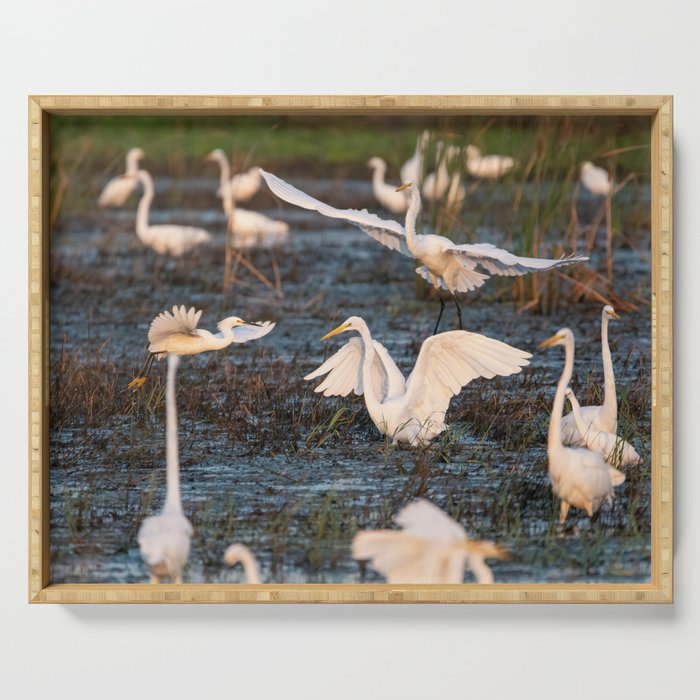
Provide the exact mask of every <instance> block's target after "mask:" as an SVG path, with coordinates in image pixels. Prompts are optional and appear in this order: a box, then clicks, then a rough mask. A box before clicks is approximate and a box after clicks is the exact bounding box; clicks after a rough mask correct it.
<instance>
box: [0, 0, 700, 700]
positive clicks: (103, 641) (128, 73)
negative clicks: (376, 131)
mask: <svg viewBox="0 0 700 700" xmlns="http://www.w3.org/2000/svg"><path fill="white" fill-rule="evenodd" d="M234 5H240V6H236V7H235V8H234ZM273 5H274V3H270V2H264V0H258V1H257V2H246V3H232V2H221V1H219V2H218V3H214V2H205V1H203V0H198V2H188V3H184V2H176V1H173V0H170V1H169V2H161V1H159V2H146V1H145V0H139V1H138V2H127V1H125V0H119V1H116V0H113V1H112V2H110V3H105V4H104V5H103V6H101V7H100V6H98V3H90V4H88V3H79V2H73V1H69V0H62V1H61V2H56V1H55V0H53V1H52V2H31V3H19V2H17V3H8V4H6V5H5V6H4V9H3V21H2V24H3V28H2V30H0V56H1V58H2V63H1V65H2V85H3V89H2V130H1V132H0V138H1V139H2V149H0V153H1V154H2V160H1V161H0V182H1V187H0V193H1V196H2V208H1V211H2V232H1V235H2V240H3V244H4V249H3V251H2V256H0V258H1V259H0V265H2V274H1V275H0V283H1V284H2V296H1V297H0V299H1V300H2V303H1V305H0V306H1V308H2V333H0V345H1V346H2V353H3V355H2V358H3V362H2V363H0V386H1V387H2V396H3V400H2V402H1V403H0V412H1V422H0V424H1V425H2V426H3V446H4V450H3V453H4V454H3V457H4V459H3V460H2V462H3V464H2V481H1V482H0V519H1V520H0V553H1V555H2V565H1V568H0V573H1V575H0V610H1V612H0V688H2V691H0V692H1V693H2V695H3V697H7V698H13V699H14V698H17V699H19V698H38V697H49V698H52V699H55V700H62V699H63V698H73V699H82V698H90V699H94V698H100V699H103V698H104V699H111V698H120V699H122V698H130V697H133V698H145V697H148V698H169V699H170V700H175V699H177V698H186V697H187V698H190V697H192V698H214V697H224V696H226V697H240V698H258V697H262V698H304V699H309V698H326V699H328V700H334V699H335V698H338V699H343V698H371V697H381V698H399V697H400V698H430V699H432V698H444V697H471V698H484V697H493V698H500V697H508V698H519V699H523V698H535V697H536V698H538V700H545V699H546V698H564V697H566V698H567V700H574V699H577V698H584V697H585V698H587V700H590V699H591V698H595V697H599V698H614V699H619V700H622V699H625V698H634V699H635V700H644V699H645V698H653V697H661V696H662V694H663V696H664V697H667V698H671V697H673V698H690V697H698V695H697V693H698V692H699V691H698V689H697V687H696V680H697V659H698V657H697V649H698V646H697V644H698V637H699V635H698V617H699V616H698V608H699V605H700V601H699V597H700V591H698V585H697V581H698V552H699V549H700V548H699V544H700V542H699V541H698V522H699V518H700V516H699V515H698V512H699V509H698V508H697V506H696V505H695V503H696V499H697V495H698V494H699V493H700V491H699V490H698V489H699V486H700V483H699V481H700V480H699V478H698V471H699V470H700V465H699V464H698V463H697V459H696V458H695V455H694V454H693V452H692V450H691V447H692V444H693V438H695V440H697V436H696V435H693V434H692V433H690V432H689V429H690V428H691V425H693V424H695V423H696V422H697V412H695V411H694V409H693V405H692V397H691V394H690V390H691V388H693V387H695V388H697V385H698V369H697V368H698V364H697V359H696V358H697V354H696V353H694V352H693V343H697V342H698V341H699V340H700V337H699V326H700V324H699V323H698V311H697V307H698V292H699V291H700V290H699V285H698V279H699V275H698V274H697V272H696V271H695V269H694V268H695V267H696V266H697V263H698V261H699V260H700V255H699V253H700V243H699V241H700V217H699V216H698V201H699V200H700V192H699V191H698V180H697V177H696V176H694V175H691V173H696V172H697V169H698V167H700V136H699V126H700V110H699V109H698V100H699V98H698V69H699V68H700V60H699V59H700V53H699V51H698V43H699V42H698V38H697V34H696V32H697V26H698V23H697V17H696V16H694V14H691V12H694V11H693V10H691V9H688V8H693V3H690V2H680V1H673V2H669V1H668V0H667V1H666V2H663V3H661V2H658V0H653V1H652V0H644V1H639V0H637V2H631V1H630V2H611V1H610V0H608V1H607V2H598V1H596V0H590V1H589V2H584V3H567V2H562V1H561V0H551V1H548V2H539V3H537V2H535V3H532V2H507V3H506V2H497V1H494V0H492V1H490V2H486V3H479V4H478V5H477V4H474V3H467V2H455V3H446V2H441V1H439V0H431V1H430V2H422V3H420V9H417V8H414V7H413V6H412V3H411V2H410V1H409V0H405V1H404V2H386V3H382V4H381V6H380V3H379V2H377V0H374V1H373V2H365V1H361V2H360V1H358V0H354V1H353V2H351V3H348V2H343V3H333V2H328V1H327V0H326V1H325V2H296V3H280V7H277V8H273ZM226 8H229V9H226ZM54 92H55V93H86V94H89V93H103V94H126V93H144V94H150V93H164V94H168V93H190V94H197V93H199V94H203V93H204V94H206V93H221V94H225V93H243V94H245V93H251V94H252V93H259V94H264V93H308V94H314V93H360V94H362V93H365V94H369V93H426V94H428V93H437V94H439V93H455V94H459V93H473V94H487V93H492V94H503V93H505V94H509V93H523V94H527V93H530V94H533V93H666V94H674V95H675V99H676V101H675V128H676V132H675V136H676V141H675V155H676V171H675V175H676V219H675V222H676V251H677V255H676V268H675V280H676V311H677V312H676V343H677V345H676V348H677V351H676V362H677V364H676V377H677V378H678V380H677V393H676V435H677V439H676V461H675V464H676V528H677V529H676V560H675V567H676V601H677V602H676V604H675V605H674V606H657V607H633V606H629V607H623V606H619V607H612V606H609V607H602V606H589V607H574V606H567V607H554V606H542V607H535V606H532V607H517V606H510V607H508V606H501V607H498V606H492V607H476V606H472V607H468V606H465V607H448V606H445V607H399V606H397V607H363V606H359V607H358V606H356V607H322V606H316V607H312V606H308V607H262V606H252V607H203V606H202V607H198V606H190V607H179V608H177V607H172V606H161V607H156V606H152V607H146V606H142V607H136V606H133V607H127V606H115V607H87V606H86V607H78V606H75V607H68V606H66V607H57V606H29V605H27V603H26V591H27V574H26V570H27V566H26V544H27V535H26V507H27V497H26V493H27V490H26V340H25V339H26V321H25V319H26V302H25V299H26V292H25V290H26V230H27V223H26V210H27V208H26V189H27V187H26V182H27V177H26V162H27V151H26V133H27V105H26V102H27V100H26V96H27V94H28V93H37V94H40V93H54ZM694 582H695V583H694ZM664 688H666V690H664Z"/></svg>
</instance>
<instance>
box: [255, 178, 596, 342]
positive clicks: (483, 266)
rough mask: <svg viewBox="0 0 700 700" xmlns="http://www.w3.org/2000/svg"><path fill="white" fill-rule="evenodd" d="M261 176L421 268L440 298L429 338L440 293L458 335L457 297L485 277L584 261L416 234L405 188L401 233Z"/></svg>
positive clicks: (414, 205) (291, 198)
mask: <svg viewBox="0 0 700 700" xmlns="http://www.w3.org/2000/svg"><path fill="white" fill-rule="evenodd" d="M261 172H262V176H263V177H264V178H265V181H266V182H267V184H268V186H269V187H270V189H271V190H272V192H274V194H276V195H277V196H278V197H279V198H280V199H283V200H284V201H285V202H289V203H290V204H294V205H296V206H298V207H302V208H303V209H310V210H312V211H317V212H318V213H319V214H322V215H323V216H327V217H330V218H333V219H342V220H344V221H347V222H348V223H349V224H352V225H354V226H357V227H358V228H360V229H361V230H362V231H364V232H365V233H366V234H367V235H368V236H370V237H372V238H374V240H375V241H378V242H379V243H381V244H382V245H384V246H386V247H387V248H390V249H391V250H396V251H398V252H400V253H402V254H403V255H406V256H408V257H410V258H415V259H416V260H419V261H420V262H421V263H423V264H422V265H421V266H420V267H418V268H417V269H416V273H417V274H419V275H420V276H421V277H423V279H424V280H425V281H426V282H427V283H428V284H430V285H432V286H433V287H435V288H436V289H437V290H438V295H439V297H440V314H439V316H438V319H437V323H436V324H435V331H434V333H437V331H438V328H439V327H440V320H441V318H442V312H443V310H444V308H445V301H444V299H443V298H442V294H441V293H440V291H441V290H446V291H448V292H449V293H450V294H451V295H452V299H453V300H454V303H455V306H456V307H457V316H458V318H459V327H460V329H462V328H463V325H462V310H461V308H460V306H459V302H458V301H457V294H458V293H464V292H470V291H472V290H473V289H476V288H477V287H481V285H482V284H484V282H485V281H486V280H487V279H488V278H489V277H490V276H491V275H505V276H513V275H524V274H527V273H528V272H541V271H544V270H551V269H554V268H557V267H562V266H564V265H571V264H572V263H576V262H583V261H585V260H588V258H587V257H583V256H573V255H572V256H569V257H566V258H559V259H557V260H551V259H546V258H524V257H519V256H517V255H513V253H509V252H508V251H507V250H503V249H502V248H497V247H496V246H494V245H492V244H490V243H465V244H463V245H458V244H457V243H454V242H453V241H451V240H450V239H449V238H446V237H445V236H437V235H434V234H427V235H422V234H419V233H417V232H416V220H417V218H418V214H419V212H420V209H421V199H420V193H419V192H418V188H417V187H416V186H415V185H414V184H413V183H411V182H407V183H405V184H403V185H401V187H399V188H398V189H399V191H406V192H407V193H408V200H409V207H408V211H407V212H406V227H405V229H404V227H403V226H402V225H401V224H400V223H398V222H397V221H391V220H385V219H381V218H379V217H378V216H377V215H376V214H370V213H369V212H368V211H367V210H365V209H363V210H362V211H358V210H356V209H335V208H334V207H331V206H329V205H328V204H324V203H323V202H321V201H319V200H318V199H314V198H313V197H311V196H309V195H308V194H306V193H304V192H302V191H301V190H298V189H297V188H296V187H293V186H292V185H290V184H289V183H287V182H285V181H284V180H282V179H281V178H279V177H277V176H275V175H272V174H271V173H266V172H265V171H261ZM477 268H479V269H477Z"/></svg>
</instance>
